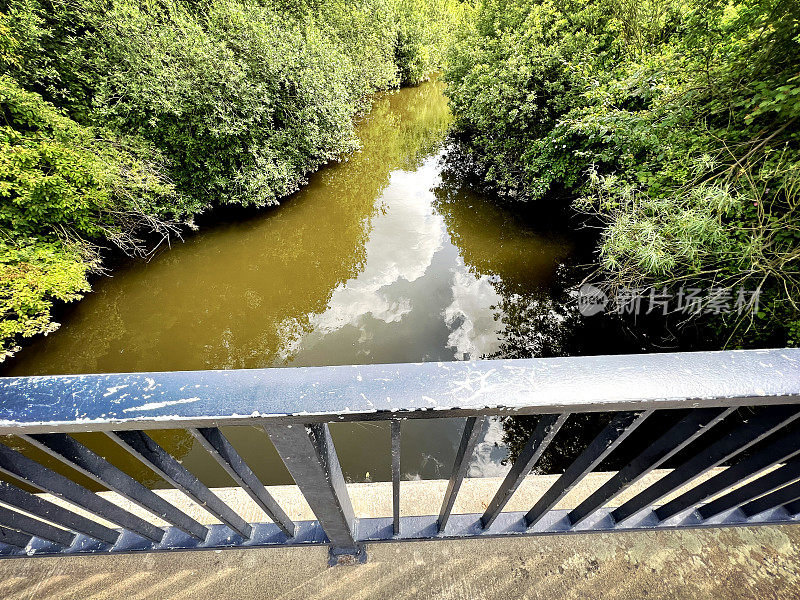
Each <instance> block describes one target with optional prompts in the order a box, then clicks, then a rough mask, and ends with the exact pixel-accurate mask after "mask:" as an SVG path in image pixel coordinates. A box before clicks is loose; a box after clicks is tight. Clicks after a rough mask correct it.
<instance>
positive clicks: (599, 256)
mask: <svg viewBox="0 0 800 600" xmlns="http://www.w3.org/2000/svg"><path fill="white" fill-rule="evenodd" d="M799 17H800V5H798V3H797V2H792V1H787V0H737V1H735V2H720V1H716V0H714V1H710V2H704V1H695V0H690V1H685V2H684V1H680V2H679V1H672V0H649V1H646V2H638V1H632V0H631V1H628V0H626V1H622V2H620V1H618V0H613V1H605V0H603V1H601V2H594V1H588V0H578V1H576V2H569V3H547V2H545V3H542V2H536V1H533V0H513V1H512V2H509V3H503V4H497V3H493V2H489V1H486V2H478V3H477V4H476V5H475V7H474V12H473V13H472V18H470V19H467V20H466V21H465V27H464V28H462V29H461V30H459V32H458V36H457V39H456V40H455V42H454V44H453V45H452V47H451V49H450V53H449V57H448V61H447V64H448V67H447V69H446V71H445V77H446V79H447V81H448V92H447V93H448V96H449V98H450V100H451V104H452V108H453V111H454V114H455V115H456V123H457V126H458V128H459V129H460V130H461V132H462V134H463V139H464V142H465V145H466V147H467V149H468V152H467V154H468V155H469V156H470V160H471V164H472V165H473V167H474V168H475V170H476V171H477V172H478V173H479V174H480V176H481V178H482V180H483V184H484V185H487V186H489V187H490V188H491V189H492V190H494V191H495V193H497V194H500V195H502V196H504V197H505V199H506V201H507V202H509V203H512V204H514V203H515V204H518V205H521V204H526V203H527V204H532V205H535V206H543V205H550V204H553V203H562V204H571V205H572V206H573V207H574V208H575V209H576V210H577V211H579V212H581V213H583V215H584V221H585V223H586V225H588V226H590V227H594V228H596V229H597V230H598V231H599V232H600V240H599V243H598V246H597V250H596V254H595V256H594V257H593V261H592V262H593V264H592V269H590V270H588V282H589V283H592V284H593V285H594V286H595V288H597V289H596V290H595V291H593V292H592V293H594V298H595V299H603V298H605V299H606V300H607V301H608V304H607V306H606V308H607V309H609V310H619V311H620V312H623V313H628V314H632V313H634V312H636V313H638V314H635V315H634V316H633V317H632V318H636V317H641V316H642V315H645V314H646V311H648V308H649V309H650V310H656V311H657V312H658V313H662V311H663V312H669V313H671V314H670V315H669V317H668V319H667V320H669V322H670V324H671V326H672V327H673V328H674V329H676V330H677V329H680V328H681V327H682V326H684V328H685V329H689V330H690V329H691V328H698V329H702V330H703V333H702V335H703V336H705V337H707V338H713V339H715V341H716V345H717V348H723V347H734V348H735V347H775V346H777V347H780V346H787V345H789V346H794V345H797V344H798V343H800V305H798V304H797V302H796V299H797V298H798V297H800V278H798V273H799V272H800V271H799V270H798V261H800V212H798V211H799V210H800V196H799V195H798V190H800V186H799V185H798V183H799V182H800V120H799V119H798V117H800V103H798V100H797V99H798V98H800V80H798V76H797V73H798V69H800V38H798V37H797V23H798V18H799ZM693 290H697V292H693ZM698 292H699V293H698ZM692 293H693V294H694V295H693V300H692V301H691V303H688V304H687V303H686V302H684V300H685V299H686V297H687V295H691V294H692ZM637 294H638V297H639V300H636V297H637ZM652 296H656V297H657V299H658V300H659V301H661V303H660V304H657V305H656V306H655V307H653V306H652V304H648V300H649V298H650V297H652ZM665 297H667V299H669V300H670V302H669V303H666V302H665V301H664V298H665ZM632 302H635V303H636V306H638V305H639V304H640V303H641V304H643V305H644V308H642V309H641V310H639V309H637V308H636V307H634V306H631V303H632ZM737 302H738V304H737ZM687 323H688V324H689V327H685V326H686V324H687Z"/></svg>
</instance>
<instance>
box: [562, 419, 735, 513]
mask: <svg viewBox="0 0 800 600" xmlns="http://www.w3.org/2000/svg"><path fill="white" fill-rule="evenodd" d="M734 410H736V409H735V408H697V409H694V410H693V411H691V412H690V413H689V414H688V415H686V416H685V417H684V418H683V419H681V420H680V421H678V423H676V424H675V425H674V426H673V427H671V428H670V429H669V431H667V432H666V433H665V434H664V435H662V436H661V437H659V438H658V439H657V440H656V441H655V442H653V443H652V444H650V445H649V446H648V447H647V448H646V449H645V450H644V451H642V452H641V453H640V454H639V455H638V456H637V457H636V458H634V459H633V460H632V461H631V462H630V463H628V464H627V465H626V466H624V467H623V468H622V469H620V470H619V471H617V473H616V474H615V475H614V476H613V477H612V478H611V479H609V480H608V481H607V482H606V483H604V484H603V485H602V486H600V487H599V488H598V489H597V490H596V491H595V492H594V493H592V494H591V495H589V497H587V498H586V499H585V500H584V501H583V502H581V503H580V504H579V505H578V506H577V507H576V508H575V509H574V510H572V511H571V512H570V513H569V519H570V522H571V523H572V525H573V526H574V525H578V524H579V523H581V522H583V521H584V520H585V519H587V518H588V517H589V516H590V515H592V514H593V513H594V512H595V511H596V510H597V509H599V508H601V507H602V506H604V505H606V504H607V503H608V502H609V501H610V500H611V499H613V498H614V497H616V496H618V495H619V494H621V493H622V492H623V491H625V490H626V489H627V488H628V487H630V486H631V485H633V484H634V483H636V482H637V481H639V480H640V479H642V478H643V477H645V476H646V475H647V474H648V473H650V472H651V471H653V470H654V469H657V468H658V467H659V466H661V465H662V464H664V463H665V462H666V461H667V460H669V459H670V458H672V457H673V456H675V454H677V453H678V452H680V451H681V450H683V449H684V448H685V447H686V446H688V445H689V444H690V443H691V442H693V441H695V440H696V439H697V438H699V437H700V436H701V435H703V434H705V433H706V432H707V431H708V430H710V429H711V428H712V427H714V426H715V425H717V424H718V423H720V422H721V421H722V420H723V419H724V418H725V417H727V416H728V415H730V414H731V413H732V412H733V411H734Z"/></svg>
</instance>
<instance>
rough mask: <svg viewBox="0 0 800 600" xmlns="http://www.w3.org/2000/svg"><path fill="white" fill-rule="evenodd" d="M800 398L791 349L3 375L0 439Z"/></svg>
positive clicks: (799, 374)
mask: <svg viewBox="0 0 800 600" xmlns="http://www.w3.org/2000/svg"><path fill="white" fill-rule="evenodd" d="M796 402H800V349H796V348H795V349H790V348H784V349H776V350H746V351H723V352H689V353H665V354H646V355H618V356H591V357H566V358H547V359H524V360H492V361H470V362H446V363H442V362H438V363H437V362H432V363H421V364H420V363H415V364H410V363H409V364H387V365H348V366H333V367H302V368H273V369H245V370H230V371H177V372H165V373H128V374H105V375H58V376H39V377H7V378H0V434H9V433H15V434H19V433H41V432H56V431H62V432H73V431H107V430H114V429H115V430H122V429H159V428H169V427H176V426H178V427H195V426H199V427H202V426H221V425H250V424H259V423H263V422H265V421H267V420H270V421H281V422H291V423H310V422H322V421H360V420H370V419H386V418H389V417H399V418H428V417H445V416H475V415H504V414H538V413H560V412H593V411H615V410H641V409H645V408H649V409H652V408H681V407H686V408H689V407H701V406H737V405H744V404H747V405H755V404H781V403H796Z"/></svg>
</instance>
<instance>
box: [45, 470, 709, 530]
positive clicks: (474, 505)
mask: <svg viewBox="0 0 800 600" xmlns="http://www.w3.org/2000/svg"><path fill="white" fill-rule="evenodd" d="M722 470H723V469H722V468H717V469H712V470H711V471H709V472H708V473H706V474H705V475H704V476H703V477H702V478H699V479H697V480H695V483H696V482H699V481H703V480H705V479H707V478H709V477H712V476H714V475H716V474H717V473H719V472H721V471H722ZM668 472H669V471H668V470H660V469H659V470H655V471H653V472H652V473H650V474H649V475H648V476H646V477H644V478H643V479H642V480H641V481H639V482H638V483H636V484H635V485H633V486H631V487H630V488H628V489H627V490H625V492H623V493H622V494H620V495H619V496H618V497H617V498H615V499H614V500H613V501H612V502H611V503H609V506H619V505H620V504H622V503H623V502H625V501H626V500H628V499H629V498H632V497H633V496H635V495H636V494H638V493H639V492H640V491H641V490H642V489H644V488H645V487H647V486H649V485H651V484H652V483H654V482H655V481H657V480H658V479H660V478H661V477H663V476H664V475H665V474H666V473H668ZM613 475H614V473H590V474H589V475H587V476H586V477H585V478H584V479H583V480H581V482H580V483H578V485H576V486H575V488H574V489H573V490H571V491H570V493H569V494H567V495H566V496H565V497H564V499H563V500H561V502H559V503H558V504H557V505H556V508H574V507H575V506H577V505H578V504H579V503H580V502H581V501H582V500H583V499H585V498H586V497H587V496H588V495H589V494H590V493H592V492H593V491H594V490H596V489H597V488H598V487H599V486H601V485H602V484H603V483H605V482H606V481H607V480H608V479H609V478H610V477H612V476H613ZM558 477H559V476H558V475H531V476H529V477H526V478H525V481H523V482H522V484H521V485H520V486H519V489H517V492H516V493H515V494H514V496H513V497H512V498H511V500H510V501H509V503H508V504H507V505H506V507H505V509H504V510H506V511H527V510H528V509H530V508H531V507H532V506H533V505H534V503H535V502H536V500H538V499H539V497H540V496H541V495H542V494H543V493H544V492H545V490H547V489H548V488H549V487H550V486H551V485H552V484H553V482H555V480H556V479H558ZM501 482H502V478H501V477H486V478H480V479H474V478H473V479H465V480H464V483H463V485H462V486H461V490H460V491H459V494H458V497H457V498H456V502H455V505H454V506H453V513H454V514H458V513H463V514H469V513H482V512H483V511H484V510H485V509H486V507H487V505H488V503H489V501H490V500H491V499H492V496H494V494H495V492H496V491H497V488H498V487H500V483H501ZM400 485H401V488H400V489H401V492H400V513H401V515H403V516H413V515H431V514H437V513H438V512H439V507H440V506H441V503H442V500H443V498H444V493H445V490H446V488H447V480H444V479H438V480H422V481H403V482H402V483H401V484H400ZM687 487H688V486H687ZM267 489H268V490H269V492H270V493H271V494H272V495H273V496H274V497H275V499H276V500H277V501H278V503H279V504H280V505H281V507H282V508H283V509H284V511H285V512H286V514H287V515H289V518H291V519H293V520H296V521H308V520H313V519H314V518H315V517H314V514H313V513H312V512H311V509H310V508H309V506H308V503H307V502H306V501H305V499H304V498H303V496H302V494H300V491H299V490H298V489H297V487H296V486H294V485H277V486H269V487H268V488H267ZM347 489H348V491H349V492H350V498H351V500H352V502H353V509H354V510H355V513H356V516H358V517H389V516H391V515H392V484H391V483H390V482H378V483H351V484H348V486H347ZM213 491H214V493H215V494H217V495H218V496H219V497H220V498H222V499H223V500H224V501H225V502H226V503H227V504H228V505H229V506H231V507H232V508H233V509H234V510H235V511H236V512H237V513H239V515H241V516H242V518H244V520H245V521H248V522H250V523H258V522H267V521H269V520H270V519H269V517H267V515H266V514H264V512H263V511H262V510H261V509H260V508H259V507H258V506H257V505H256V504H255V503H254V502H253V501H252V500H251V499H250V497H249V496H248V495H247V494H246V493H245V492H244V491H243V490H242V489H240V488H234V487H230V488H214V490H213ZM681 492H682V489H681V490H678V491H677V492H675V493H673V494H670V495H669V496H667V497H666V498H665V499H664V500H663V502H666V501H667V500H669V499H671V498H673V497H676V496H678V495H679V494H680V493H681ZM156 493H157V494H159V495H160V496H162V497H164V498H166V499H167V500H169V501H170V502H171V503H173V504H174V505H176V506H177V507H178V508H180V509H181V510H182V511H184V512H186V513H187V514H189V515H190V516H191V517H193V518H195V519H197V520H198V521H199V522H201V523H203V524H209V523H219V520H217V519H216V518H215V517H213V516H212V515H210V514H209V513H208V512H206V511H205V510H204V509H203V508H201V507H200V506H199V505H197V504H195V503H194V502H193V501H192V500H190V499H189V498H188V497H186V496H185V495H184V494H182V493H181V492H179V491H177V490H156ZM100 495H101V496H104V497H106V498H108V499H109V500H111V501H112V502H114V503H115V504H118V505H120V506H122V507H124V508H125V509H126V510H129V511H130V512H132V513H134V514H136V515H139V516H141V517H142V518H143V519H145V520H147V521H150V522H152V523H154V524H156V525H159V526H162V525H165V524H166V523H165V522H164V521H162V520H160V519H158V518H157V517H154V516H153V515H151V514H150V513H149V512H147V511H146V510H144V509H142V508H140V507H139V506H137V505H135V504H133V503H132V502H129V501H128V500H126V499H124V498H122V497H121V496H120V495H119V494H116V493H114V492H100ZM42 497H43V498H47V499H48V500H50V501H51V502H54V503H56V504H60V505H62V506H64V507H66V508H69V509H70V510H73V511H75V512H81V513H82V514H86V515H88V513H84V512H82V511H80V510H79V509H76V508H75V507H74V506H72V505H71V504H69V503H67V502H65V501H63V500H61V499H60V498H57V497H55V496H51V495H48V494H42ZM91 516H92V518H93V519H96V520H99V521H102V520H100V519H97V517H95V516H93V515H91ZM103 522H104V521H103ZM104 523H105V524H107V525H108V526H109V527H116V525H114V524H113V523H107V522H104Z"/></svg>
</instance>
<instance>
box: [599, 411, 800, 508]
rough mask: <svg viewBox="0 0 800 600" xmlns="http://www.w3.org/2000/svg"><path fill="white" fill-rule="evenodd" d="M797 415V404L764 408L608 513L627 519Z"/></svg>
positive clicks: (758, 440)
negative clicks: (795, 405)
mask: <svg viewBox="0 0 800 600" xmlns="http://www.w3.org/2000/svg"><path fill="white" fill-rule="evenodd" d="M798 417H800V410H798V408H797V407H793V406H781V407H778V408H775V409H767V410H766V412H765V413H762V414H760V415H758V416H756V417H753V418H751V419H750V420H749V421H747V422H745V423H743V424H742V425H740V426H739V427H737V428H736V429H735V430H734V431H732V432H731V433H729V434H728V435H726V436H725V437H723V438H722V439H720V440H718V441H716V442H714V443H713V444H711V445H710V446H709V447H707V448H705V449H703V450H702V451H701V452H698V453H697V454H696V455H695V456H693V457H692V458H690V459H688V460H687V461H686V462H684V463H683V464H682V465H680V466H678V467H677V468H675V469H674V470H672V471H671V472H670V473H668V474H667V475H665V476H664V477H662V478H661V479H659V480H658V481H657V482H655V483H654V484H653V485H651V486H650V487H648V488H647V489H645V490H643V491H642V492H640V493H639V494H637V495H636V496H634V497H633V498H631V499H630V500H628V501H627V502H625V503H624V504H623V505H622V506H620V507H619V508H616V509H615V510H614V511H612V512H611V517H612V518H613V519H614V520H615V521H616V522H617V523H620V522H622V521H625V520H626V519H629V518H630V517H632V516H634V515H635V514H637V513H639V512H640V511H642V510H644V509H645V508H647V507H649V506H652V505H653V503H655V502H657V501H658V500H660V499H661V498H663V497H664V496H666V495H667V494H669V493H671V492H673V491H674V490H677V489H679V488H681V487H682V486H684V485H686V484H687V483H689V482H690V481H692V480H693V479H695V478H697V477H699V476H700V475H702V474H703V473H705V472H706V471H708V470H709V469H713V468H714V467H716V466H717V465H719V464H720V463H722V462H723V461H725V460H727V459H729V458H732V457H734V456H736V455H737V454H739V453H740V452H742V451H743V450H745V449H747V448H749V447H750V446H752V445H754V444H756V443H758V442H760V441H761V440H763V439H764V438H766V437H767V436H768V435H770V434H771V433H773V432H775V431H777V430H778V429H780V428H781V427H784V426H785V425H788V424H789V423H791V422H792V421H794V420H795V419H797V418H798Z"/></svg>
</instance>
